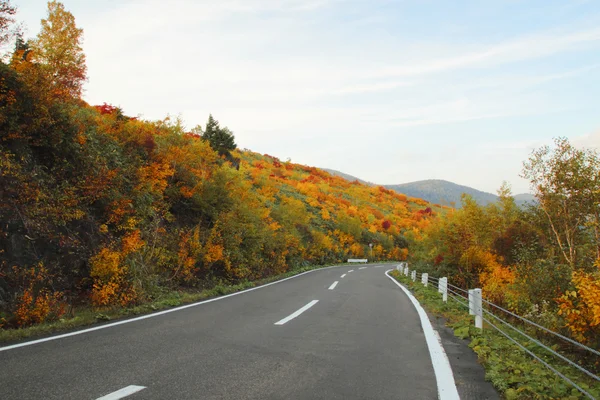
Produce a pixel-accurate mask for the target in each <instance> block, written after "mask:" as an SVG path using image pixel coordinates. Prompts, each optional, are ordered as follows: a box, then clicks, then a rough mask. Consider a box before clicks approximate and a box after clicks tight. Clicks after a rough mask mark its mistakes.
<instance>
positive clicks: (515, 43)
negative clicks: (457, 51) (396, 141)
mask: <svg viewBox="0 0 600 400" xmlns="http://www.w3.org/2000/svg"><path fill="white" fill-rule="evenodd" d="M598 41H600V28H595V29H589V30H584V31H571V32H569V33H546V34H538V35H530V36H526V37H520V38H517V39H514V40H512V41H508V42H505V43H500V44H496V45H488V46H484V47H482V48H481V49H480V50H478V51H474V52H469V53H464V54H462V55H459V56H456V57H451V58H441V59H433V60H429V61H426V62H422V63H420V64H415V65H408V66H401V67H396V66H394V67H385V68H382V69H380V70H379V71H377V72H376V73H375V74H374V75H375V76H378V77H382V76H410V75H423V74H430V73H437V72H443V71H448V70H454V69H459V68H473V67H486V66H490V65H499V64H507V63H511V62H516V61H523V60H528V59H535V58H541V57H545V56H549V55H552V54H556V53H561V52H565V51H572V50H574V49H575V48H576V46H578V45H585V44H589V43H592V42H598Z"/></svg>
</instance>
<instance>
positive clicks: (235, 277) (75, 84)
mask: <svg viewBox="0 0 600 400" xmlns="http://www.w3.org/2000/svg"><path fill="white" fill-rule="evenodd" d="M81 33H82V32H81V30H80V29H77V28H76V26H75V21H74V18H73V16H72V15H71V14H70V13H69V12H68V11H66V10H65V9H64V7H63V6H62V4H60V3H57V2H50V3H49V14H48V19H47V20H45V21H44V22H43V28H42V31H41V32H40V34H39V36H38V37H37V38H35V39H34V40H30V41H27V42H26V41H24V40H22V39H20V38H18V40H17V43H16V47H15V49H14V52H12V53H11V54H10V55H9V60H8V62H6V63H5V62H3V63H2V64H0V110H1V114H0V196H1V198H2V202H0V277H1V278H2V279H0V327H3V328H11V327H21V326H26V325H30V324H34V323H40V322H43V321H48V320H52V319H57V318H60V317H61V316H62V315H63V314H64V313H65V312H67V311H72V310H73V308H77V307H78V306H81V305H83V306H85V305H92V306H94V307H110V306H117V305H118V306H127V305H131V304H137V303H140V302H144V301H147V300H150V299H152V298H155V297H156V296H158V295H159V294H160V293H162V292H164V291H165V290H176V289H199V288H206V287H211V286H214V285H216V284H218V283H219V284H220V283H235V282H241V281H247V280H255V279H259V278H264V277H268V276H272V275H275V274H279V273H283V272H285V271H288V270H290V269H292V268H295V267H298V266H303V265H307V264H323V263H331V262H340V261H343V260H345V259H346V258H348V257H368V258H374V259H379V260H384V259H390V260H401V259H405V257H406V256H407V249H406V247H407V245H406V241H405V240H404V237H403V233H404V232H406V231H407V230H411V231H412V230H421V229H423V228H425V227H426V226H427V224H428V223H429V221H430V219H431V218H432V212H431V210H430V209H429V208H427V204H426V203H425V202H424V201H422V200H418V199H409V198H407V197H406V196H404V195H400V194H397V193H394V192H393V191H390V190H387V189H384V188H382V187H370V186H366V185H362V184H359V183H350V182H348V181H346V180H344V179H342V178H339V177H334V176H332V175H330V174H328V173H327V172H324V171H322V170H319V169H317V168H312V167H306V166H303V165H298V164H293V163H290V162H281V161H280V160H278V159H277V158H276V157H272V156H268V155H259V154H256V153H252V152H249V151H238V150H236V144H235V141H234V135H233V133H232V132H231V131H230V130H229V129H227V128H225V127H223V126H221V125H220V124H219V122H218V121H217V120H216V119H214V118H213V117H212V116H210V117H209V120H208V123H207V124H206V125H205V126H197V127H196V128H194V129H191V130H187V129H186V128H184V126H183V124H182V123H181V121H178V120H172V119H169V118H166V119H164V120H161V121H144V120H138V119H137V118H131V117H128V116H126V115H124V114H123V112H122V110H121V109H119V108H118V107H114V106H111V105H108V104H103V105H97V106H92V105H88V104H86V103H85V102H84V101H83V100H82V99H81V93H82V85H83V83H84V81H85V78H86V68H85V56H84V54H83V52H82V50H81V47H80V38H81ZM371 244H372V245H373V246H372V250H371V248H370V246H369V245H371Z"/></svg>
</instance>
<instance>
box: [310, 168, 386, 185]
mask: <svg viewBox="0 0 600 400" xmlns="http://www.w3.org/2000/svg"><path fill="white" fill-rule="evenodd" d="M321 169H322V170H323V171H327V172H329V173H330V174H331V175H333V176H339V177H340V178H344V179H345V180H347V181H350V182H354V181H359V182H360V183H363V184H365V185H369V186H373V185H374V183H371V182H367V181H363V180H362V179H359V178H357V177H355V176H352V175H348V174H345V173H343V172H340V171H336V170H335V169H329V168H321Z"/></svg>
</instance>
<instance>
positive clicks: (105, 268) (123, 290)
mask: <svg viewBox="0 0 600 400" xmlns="http://www.w3.org/2000/svg"><path fill="white" fill-rule="evenodd" d="M140 243H141V244H143V242H142V241H141V239H139V232H138V233H137V234H136V233H135V232H133V233H131V234H129V235H128V236H126V237H125V238H123V242H122V246H123V252H118V251H115V250H111V249H109V248H107V247H103V248H102V249H101V250H100V251H99V252H98V253H97V254H96V255H94V256H93V257H92V258H91V259H90V276H91V277H92V278H94V284H93V287H92V293H91V296H90V297H91V300H92V304H93V305H94V306H108V305H114V304H120V305H121V306H126V305H128V304H130V303H133V302H134V301H135V300H136V299H137V293H136V291H135V290H134V289H133V288H132V287H131V284H130V283H129V282H127V280H126V276H125V275H126V272H127V270H126V267H125V266H124V265H123V262H124V259H125V256H126V255H127V253H128V252H131V251H135V250H134V249H139V247H140Z"/></svg>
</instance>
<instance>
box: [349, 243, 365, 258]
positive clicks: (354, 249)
mask: <svg viewBox="0 0 600 400" xmlns="http://www.w3.org/2000/svg"><path fill="white" fill-rule="evenodd" d="M350 254H352V255H353V256H354V257H364V255H365V252H364V248H363V246H362V245H360V244H358V243H353V244H352V245H351V246H350Z"/></svg>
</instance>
